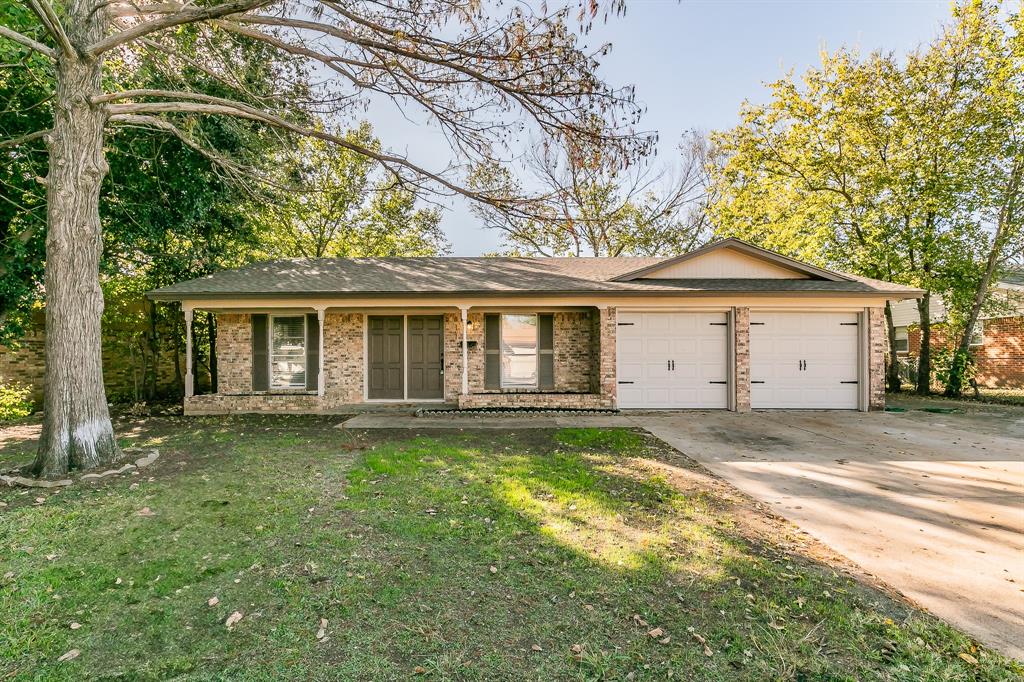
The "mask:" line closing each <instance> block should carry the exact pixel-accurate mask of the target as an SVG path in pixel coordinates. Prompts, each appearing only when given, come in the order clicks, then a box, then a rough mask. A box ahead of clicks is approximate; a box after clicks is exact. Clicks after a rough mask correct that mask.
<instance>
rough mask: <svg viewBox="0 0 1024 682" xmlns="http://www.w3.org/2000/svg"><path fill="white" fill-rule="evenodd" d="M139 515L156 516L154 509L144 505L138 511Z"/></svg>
mask: <svg viewBox="0 0 1024 682" xmlns="http://www.w3.org/2000/svg"><path fill="white" fill-rule="evenodd" d="M138 515H139V516H156V514H155V513H154V512H153V510H152V509H150V508H149V507H143V508H142V509H140V510H139V511H138Z"/></svg>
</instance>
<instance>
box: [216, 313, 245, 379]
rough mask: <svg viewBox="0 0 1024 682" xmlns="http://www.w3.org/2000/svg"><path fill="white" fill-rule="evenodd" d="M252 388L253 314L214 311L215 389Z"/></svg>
mask: <svg viewBox="0 0 1024 682" xmlns="http://www.w3.org/2000/svg"><path fill="white" fill-rule="evenodd" d="M250 392H252V317H251V316H250V315H243V314H227V313H222V314H219V315H217V393H223V394H232V393H250Z"/></svg>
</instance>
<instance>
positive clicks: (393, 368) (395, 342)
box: [366, 315, 405, 400]
mask: <svg viewBox="0 0 1024 682" xmlns="http://www.w3.org/2000/svg"><path fill="white" fill-rule="evenodd" d="M366 324H367V341H368V342H369V346H370V348H369V353H370V362H369V372H368V374H369V376H368V385H367V391H366V394H367V397H368V398H370V399H371V400H387V399H399V400H400V399H402V398H404V397H405V390H404V389H405V387H404V386H403V385H402V378H403V374H404V372H403V371H402V355H403V352H402V316H401V315H392V316H388V317H378V316H373V315H371V316H369V317H368V318H367V321H366Z"/></svg>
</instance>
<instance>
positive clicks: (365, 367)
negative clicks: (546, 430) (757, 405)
mask: <svg viewBox="0 0 1024 682" xmlns="http://www.w3.org/2000/svg"><path fill="white" fill-rule="evenodd" d="M183 309H184V314H185V320H186V330H187V332H186V334H187V336H188V339H187V341H188V342H187V344H186V345H187V351H186V358H185V362H186V378H185V394H186V395H185V413H186V414H193V415H198V414H226V413H234V412H267V413H332V412H346V411H349V410H352V409H358V408H366V407H368V406H372V405H381V406H387V405H393V406H400V405H410V404H445V405H449V406H456V407H458V408H480V407H544V408H564V409H592V408H608V407H614V405H615V309H614V308H609V307H597V306H574V307H567V306H521V305H520V306H509V305H494V304H492V303H484V304H474V303H454V304H447V305H414V306H373V305H367V306H361V307H353V306H351V305H345V304H338V305H332V304H331V303H317V304H314V305H309V306H301V305H299V306H295V305H277V306H274V305H266V304H264V303H260V304H259V305H255V304H254V305H248V306H247V305H244V304H242V303H241V302H239V303H237V304H236V303H235V302H232V303H231V304H227V305H225V304H224V303H218V304H213V302H210V303H205V304H204V303H199V302H197V303H186V304H184V305H183ZM199 310H202V311H207V312H212V313H213V314H214V315H215V318H216V326H217V344H216V353H215V355H216V360H217V366H218V385H217V390H216V392H214V393H207V394H202V395H197V394H196V392H195V390H194V387H195V380H194V376H195V371H194V366H193V339H192V320H193V317H194V314H195V311H199Z"/></svg>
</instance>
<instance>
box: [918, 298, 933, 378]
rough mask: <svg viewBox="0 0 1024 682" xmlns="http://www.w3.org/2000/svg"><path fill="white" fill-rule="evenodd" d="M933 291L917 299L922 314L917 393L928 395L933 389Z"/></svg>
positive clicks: (919, 311)
mask: <svg viewBox="0 0 1024 682" xmlns="http://www.w3.org/2000/svg"><path fill="white" fill-rule="evenodd" d="M931 301H932V292H930V291H926V292H924V296H922V297H921V298H919V299H918V301H917V312H918V313H919V314H920V316H921V350H920V352H919V353H918V356H917V386H916V389H917V393H918V394H920V395H928V394H929V393H931V390H932V318H931V307H932V305H931Z"/></svg>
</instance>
